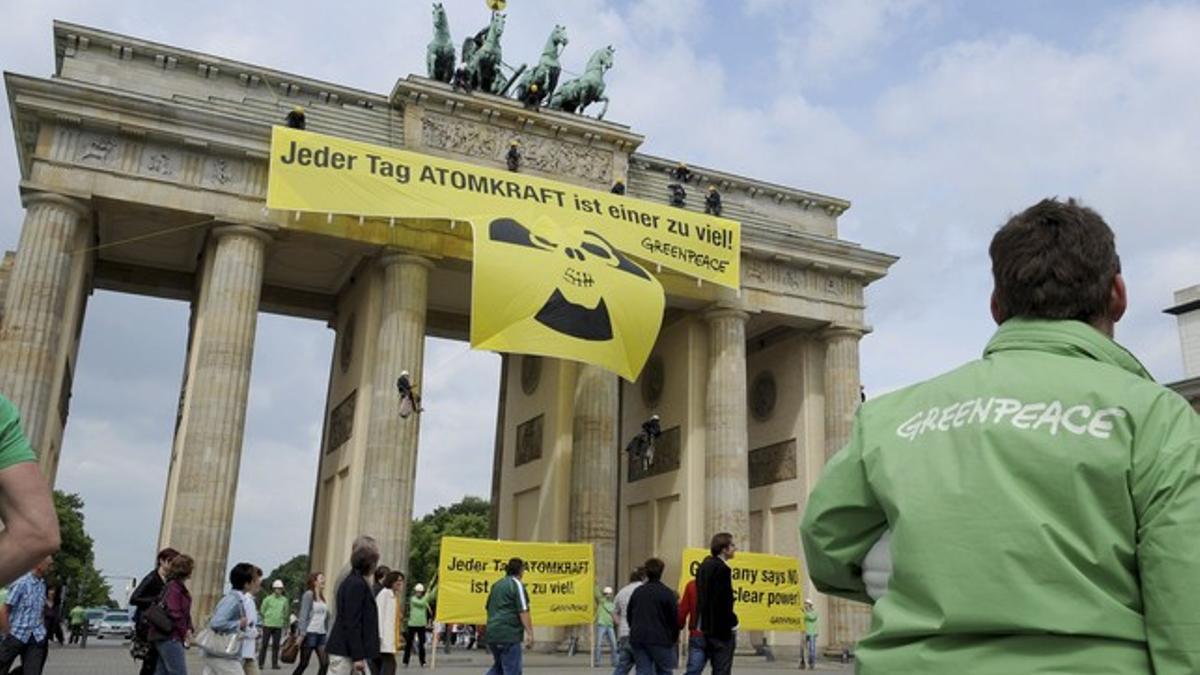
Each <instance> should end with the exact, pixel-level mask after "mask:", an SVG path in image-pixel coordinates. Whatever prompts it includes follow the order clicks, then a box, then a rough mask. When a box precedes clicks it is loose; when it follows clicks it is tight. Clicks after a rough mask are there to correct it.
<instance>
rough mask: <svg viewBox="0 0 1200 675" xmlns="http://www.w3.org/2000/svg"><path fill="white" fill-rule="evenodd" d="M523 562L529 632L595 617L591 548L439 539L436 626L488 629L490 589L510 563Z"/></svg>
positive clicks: (594, 574) (593, 567)
mask: <svg viewBox="0 0 1200 675" xmlns="http://www.w3.org/2000/svg"><path fill="white" fill-rule="evenodd" d="M514 557H515V558H520V559H522V560H524V561H525V565H526V569H525V576H524V577H523V578H522V579H521V583H522V584H523V585H524V586H525V592H527V593H528V594H529V612H530V618H531V619H533V625H534V626H576V625H586V624H590V623H591V622H592V620H593V618H594V613H595V600H596V596H595V589H594V586H595V576H596V572H595V565H594V562H593V558H592V545H591V544H543V543H536V542H519V541H495V540H491V539H467V538H465V537H442V549H441V554H440V555H439V557H438V597H437V600H438V607H437V620H438V621H440V622H442V623H466V624H486V623H487V609H486V606H487V598H488V592H489V591H490V590H491V588H492V584H494V583H496V582H497V581H499V580H501V579H503V578H504V566H505V565H506V564H508V561H509V559H510V558H514Z"/></svg>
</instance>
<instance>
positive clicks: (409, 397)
mask: <svg viewBox="0 0 1200 675" xmlns="http://www.w3.org/2000/svg"><path fill="white" fill-rule="evenodd" d="M396 390H397V391H399V392H400V417H403V418H408V416H409V415H411V414H413V412H418V413H420V412H424V410H425V409H424V408H422V407H421V395H420V394H418V393H417V392H416V391H415V390H413V384H412V377H411V376H410V375H409V374H408V371H407V370H403V371H400V377H398V378H396Z"/></svg>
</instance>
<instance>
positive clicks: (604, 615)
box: [592, 586, 617, 668]
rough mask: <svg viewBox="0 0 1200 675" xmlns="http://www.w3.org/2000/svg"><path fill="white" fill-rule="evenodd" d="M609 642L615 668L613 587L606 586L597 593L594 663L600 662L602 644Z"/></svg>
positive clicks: (615, 643)
mask: <svg viewBox="0 0 1200 675" xmlns="http://www.w3.org/2000/svg"><path fill="white" fill-rule="evenodd" d="M605 642H607V643H608V655H609V658H610V660H611V661H612V663H611V664H610V665H612V666H613V667H614V668H615V667H616V666H617V634H616V632H615V631H614V630H613V589H612V586H605V587H604V590H603V591H601V592H600V593H598V594H596V644H595V645H593V646H592V664H593V665H595V664H598V663H600V652H601V651H602V650H601V649H600V647H601V645H603V644H604V643H605Z"/></svg>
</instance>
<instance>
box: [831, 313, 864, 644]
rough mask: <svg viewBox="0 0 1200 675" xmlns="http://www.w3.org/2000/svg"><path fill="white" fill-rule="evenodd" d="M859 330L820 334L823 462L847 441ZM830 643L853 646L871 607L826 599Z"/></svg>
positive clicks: (854, 405) (855, 401)
mask: <svg viewBox="0 0 1200 675" xmlns="http://www.w3.org/2000/svg"><path fill="white" fill-rule="evenodd" d="M862 336H863V331H862V329H860V328H854V327H851V326H832V327H830V328H827V329H826V330H825V331H823V332H822V334H821V338H822V339H823V340H824V341H825V459H826V461H828V460H829V458H831V457H833V456H834V455H835V454H837V452H838V451H839V450H841V449H842V448H843V447H844V446H845V445H846V444H847V443H849V442H850V432H851V430H852V429H853V427H854V413H855V411H857V410H858V405H859V402H860V401H861V398H860V390H859V375H858V341H859V339H861V338H862ZM828 625H829V644H830V646H831V647H833V648H835V649H838V650H839V651H840V650H841V649H842V648H845V647H852V646H853V645H854V643H855V642H857V641H858V640H859V639H860V638H862V636H864V635H866V634H867V631H868V630H869V629H870V627H871V606H870V605H867V604H863V603H861V602H853V601H850V600H844V599H842V598H833V597H831V598H829V624H828Z"/></svg>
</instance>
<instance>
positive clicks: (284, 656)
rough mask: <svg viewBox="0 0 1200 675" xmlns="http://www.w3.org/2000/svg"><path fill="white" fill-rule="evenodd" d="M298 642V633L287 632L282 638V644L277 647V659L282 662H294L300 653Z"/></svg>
mask: <svg viewBox="0 0 1200 675" xmlns="http://www.w3.org/2000/svg"><path fill="white" fill-rule="evenodd" d="M300 642H301V640H300V635H299V634H297V633H288V636H287V637H286V638H284V640H283V646H282V647H280V648H279V660H280V661H283V662H284V663H295V662H296V657H298V656H299V655H300Z"/></svg>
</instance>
